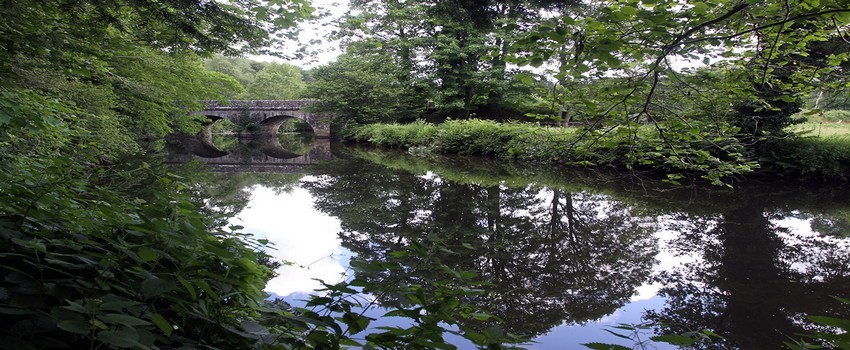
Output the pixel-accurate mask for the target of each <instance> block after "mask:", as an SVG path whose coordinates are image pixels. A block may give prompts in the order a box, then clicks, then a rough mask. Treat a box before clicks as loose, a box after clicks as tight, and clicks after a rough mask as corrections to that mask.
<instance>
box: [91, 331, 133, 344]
mask: <svg viewBox="0 0 850 350" xmlns="http://www.w3.org/2000/svg"><path fill="white" fill-rule="evenodd" d="M97 339H99V340H100V341H102V342H104V343H107V344H109V345H112V346H116V347H119V348H129V347H131V346H140V347H143V348H144V345H142V344H139V342H138V340H139V335H138V334H136V333H135V332H129V331H126V330H124V331H100V332H97Z"/></svg>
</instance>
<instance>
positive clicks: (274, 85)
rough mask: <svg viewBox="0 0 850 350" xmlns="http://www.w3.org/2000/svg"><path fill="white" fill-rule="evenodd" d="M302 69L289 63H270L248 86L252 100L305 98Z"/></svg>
mask: <svg viewBox="0 0 850 350" xmlns="http://www.w3.org/2000/svg"><path fill="white" fill-rule="evenodd" d="M304 89H305V83H304V79H303V76H302V73H301V69H300V68H298V67H296V66H293V65H291V64H287V63H268V64H266V65H265V66H264V67H263V69H261V70H260V71H259V72H257V75H256V77H255V78H254V80H253V81H252V82H251V83H250V84H249V85H248V86H247V90H248V97H249V98H250V99H252V100H293V99H298V98H301V97H303V95H304Z"/></svg>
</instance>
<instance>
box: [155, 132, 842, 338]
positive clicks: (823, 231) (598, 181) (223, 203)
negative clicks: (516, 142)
mask: <svg viewBox="0 0 850 350" xmlns="http://www.w3.org/2000/svg"><path fill="white" fill-rule="evenodd" d="M305 142H308V143H309V142H310V141H305ZM263 147H266V146H260V147H259V148H260V149H262V148H263ZM322 147H328V149H330V150H332V152H327V150H322V152H324V153H323V154H326V155H327V156H328V157H327V158H331V159H327V160H323V161H315V159H313V160H310V162H313V163H316V164H311V165H292V164H288V165H282V164H279V165H278V168H279V169H281V170H280V172H276V171H275V169H276V168H275V166H273V165H263V164H253V165H246V166H238V165H234V164H226V165H221V164H218V165H213V166H212V169H213V170H216V171H217V172H216V173H215V174H214V175H212V176H207V177H204V180H202V182H203V183H202V184H200V186H203V187H205V188H206V189H207V191H206V192H207V193H208V194H209V195H210V199H209V200H210V201H211V203H212V204H214V205H216V206H219V207H221V208H226V209H228V210H231V211H232V212H233V213H234V214H235V217H234V219H232V221H231V224H234V225H240V226H244V229H245V230H246V231H248V232H252V233H254V234H255V235H257V236H258V237H260V238H265V239H268V240H269V241H271V242H272V243H273V244H274V246H275V247H276V250H274V251H270V252H271V253H272V255H274V256H275V257H276V258H278V259H280V260H284V261H287V262H289V264H287V265H286V266H283V267H281V268H280V269H279V271H278V272H279V276H278V277H276V278H275V279H273V280H271V281H270V282H269V284H268V286H267V289H266V290H267V291H268V292H269V293H271V294H272V295H274V296H277V297H282V298H284V299H285V300H287V301H289V302H290V303H292V304H298V303H299V301H298V300H303V299H305V298H306V296H307V295H308V294H309V293H311V292H312V291H313V290H314V289H317V288H320V287H321V285H320V284H319V282H318V281H316V279H321V280H324V281H326V282H329V283H336V282H338V281H341V280H345V279H351V278H354V277H356V278H358V279H362V280H365V281H368V282H369V283H370V285H372V286H383V288H382V287H372V289H371V290H369V291H368V294H369V295H370V297H371V298H374V299H375V300H376V301H377V303H378V305H387V306H389V305H394V304H398V303H404V302H405V301H404V300H401V299H400V297H399V296H398V295H396V294H394V292H393V291H394V290H395V289H397V288H398V286H399V285H400V284H402V285H412V284H417V285H427V284H428V283H431V282H433V281H438V280H441V279H443V278H444V277H445V274H446V271H445V270H443V269H441V268H439V266H438V265H437V264H428V263H423V262H422V256H421V254H406V253H399V252H410V251H412V250H415V249H414V245H415V244H416V243H414V242H418V243H422V244H424V245H425V246H427V247H434V246H436V247H439V249H432V250H429V251H428V257H429V261H439V262H440V263H441V264H444V265H446V266H450V267H452V268H453V269H455V270H456V271H469V272H474V277H471V278H470V279H471V280H472V281H474V283H476V284H479V285H481V286H483V287H481V288H482V289H484V293H483V294H480V295H478V296H473V297H469V298H467V299H464V302H465V303H468V304H469V305H471V306H473V307H474V308H476V309H477V310H486V311H487V312H489V313H490V314H492V315H494V316H496V317H498V318H499V319H501V320H503V321H504V322H503V323H502V324H501V327H503V329H505V330H506V331H508V332H511V333H514V334H521V335H524V336H526V337H528V338H529V339H532V340H533V343H527V344H525V345H523V347H524V348H528V349H581V348H583V347H582V345H581V344H584V343H591V342H603V343H614V344H621V345H624V346H627V347H629V348H631V347H637V348H648V349H651V348H659V349H666V348H673V346H671V345H669V344H662V343H656V342H648V340H647V339H648V337H650V336H652V335H653V334H661V333H663V334H683V333H686V332H689V331H699V330H704V329H709V330H711V331H712V332H713V333H716V334H717V335H719V337H709V338H710V339H709V340H710V341H711V343H705V342H704V343H700V344H698V345H697V346H696V347H697V348H722V349H777V348H782V347H783V344H782V342H785V341H790V340H792V339H801V336H800V334H803V333H811V332H814V331H818V330H824V327H820V326H818V325H817V324H815V323H814V322H812V321H811V320H809V319H807V316H810V315H828V316H835V317H841V318H844V319H850V307H848V305H846V304H842V303H841V302H840V301H838V300H837V299H835V298H833V297H842V298H848V297H850V197H849V196H847V195H846V193H847V192H846V191H847V189H846V188H841V187H838V186H833V185H827V184H811V185H807V186H803V185H799V184H787V183H778V182H770V183H764V182H759V183H756V182H754V181H750V182H745V183H739V184H737V186H736V188H735V189H734V190H729V189H726V188H719V187H713V186H709V185H706V186H705V187H697V188H694V187H682V188H672V187H670V186H666V185H665V184H663V183H659V182H656V181H654V180H651V179H642V178H639V177H636V176H634V175H633V174H616V173H611V172H607V171H601V170H589V169H565V168H560V167H548V166H537V167H532V166H528V165H523V164H516V163H512V162H507V161H499V160H487V159H480V158H464V157H430V158H421V157H412V156H409V155H406V154H404V153H403V152H392V151H382V150H376V149H363V148H355V147H345V146H342V145H336V144H334V145H322ZM256 148H257V147H256V145H255V149H256ZM296 148H300V149H301V151H300V153H302V154H306V153H308V152H312V151H307V149H309V147H303V146H301V147H296ZM314 149H315V147H314ZM246 152H247V153H250V152H255V153H256V152H257V151H256V150H255V151H245V152H243V153H246ZM178 153H179V154H178ZM230 153H239V152H236V151H231V152H230ZM264 157H267V156H264ZM308 158H309V157H308ZM313 158H316V157H313ZM172 159H174V161H175V162H182V161H185V160H186V159H187V157H186V153H185V151H184V152H183V153H180V152H177V153H175V155H174V156H173V157H172ZM245 159H249V160H250V159H254V160H255V161H254V162H255V163H258V161H256V159H258V158H257V157H253V158H252V157H250V156H249V157H247V158H245ZM206 161H207V162H208V163H213V164H214V163H215V161H213V159H212V158H207V159H206ZM261 165H262V166H261ZM353 257H356V258H357V259H359V260H363V261H371V262H387V261H391V262H393V263H394V264H397V265H398V266H400V267H401V268H399V269H394V270H387V271H371V270H370V271H363V270H360V271H357V270H355V269H352V268H351V267H350V266H349V261H350V260H351V259H352V258H353ZM384 312H386V311H385V310H384V309H382V308H381V307H380V306H378V307H375V308H374V309H373V310H370V312H369V313H368V314H367V315H369V316H373V317H375V318H379V317H380V316H381V315H382V314H383V313H384ZM394 322H396V321H394V320H393V318H392V317H390V318H386V319H378V320H376V321H375V322H373V324H372V327H376V326H380V325H392V324H394ZM484 323H486V322H484ZM480 324H482V322H477V321H474V322H472V323H471V325H473V326H474V325H480ZM623 324H627V325H632V326H635V325H646V328H645V329H637V330H625V329H622V328H626V327H622V325H623ZM616 327H622V328H616ZM613 333H617V334H620V335H624V336H627V337H629V338H630V339H625V338H623V337H621V336H617V335H615V334H613ZM447 339H449V340H450V341H451V342H453V343H455V344H456V345H458V346H459V347H460V348H473V346H472V345H471V344H470V343H467V342H465V341H464V340H463V339H460V338H459V337H456V336H450V337H447ZM644 342H646V343H644ZM641 346H643V347H641Z"/></svg>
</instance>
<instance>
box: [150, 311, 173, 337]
mask: <svg viewBox="0 0 850 350" xmlns="http://www.w3.org/2000/svg"><path fill="white" fill-rule="evenodd" d="M151 321H153V323H154V324H155V325H156V326H157V327H159V329H160V330H161V331H162V332H163V333H165V335H167V336H171V333H172V332H174V327H172V326H171V323H168V320H166V319H165V317H162V315H160V314H158V313H154V314H153V315H152V316H151Z"/></svg>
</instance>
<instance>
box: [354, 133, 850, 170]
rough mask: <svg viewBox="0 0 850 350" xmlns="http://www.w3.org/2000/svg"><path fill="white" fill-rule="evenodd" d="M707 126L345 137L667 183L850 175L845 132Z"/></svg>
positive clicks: (417, 152) (422, 151) (848, 139)
mask: <svg viewBox="0 0 850 350" xmlns="http://www.w3.org/2000/svg"><path fill="white" fill-rule="evenodd" d="M707 129H708V128H703V129H699V128H691V129H689V130H687V131H685V132H678V133H677V132H668V133H664V134H662V133H659V132H657V129H655V128H651V127H650V126H646V125H642V126H632V127H619V128H608V129H604V130H596V131H586V130H582V129H577V128H552V127H544V126H539V125H536V124H522V123H498V122H494V121H487V120H477V119H472V120H452V121H448V122H445V123H442V124H429V123H425V122H421V121H420V122H416V123H412V124H405V125H399V124H368V125H358V126H353V127H349V128H347V130H346V131H345V132H344V138H345V139H346V140H347V141H351V142H358V143H369V144H373V145H377V146H382V147H391V148H402V149H407V150H408V152H409V153H411V154H413V155H427V154H462V155H464V154H469V155H485V156H493V157H498V158H511V159H518V160H522V161H528V162H546V163H558V164H567V165H584V166H610V167H619V168H624V169H628V170H632V171H650V172H658V173H661V174H666V176H667V179H668V181H670V182H674V183H677V182H678V181H680V180H682V179H684V178H689V179H693V178H703V179H707V180H709V181H711V182H713V183H715V184H726V183H728V181H729V180H730V178H733V177H738V176H742V175H766V176H787V175H792V176H797V177H799V178H800V179H804V180H812V179H818V180H845V179H847V178H848V177H850V135H845V134H842V133H837V132H836V133H832V134H830V135H829V136H822V137H817V136H802V137H798V138H791V139H783V140H776V141H771V142H770V144H769V145H768V144H761V145H762V146H761V147H746V146H744V145H742V144H740V143H738V142H737V140H735V139H734V138H732V137H730V132H732V131H725V134H724V131H720V132H718V131H717V130H707Z"/></svg>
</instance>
